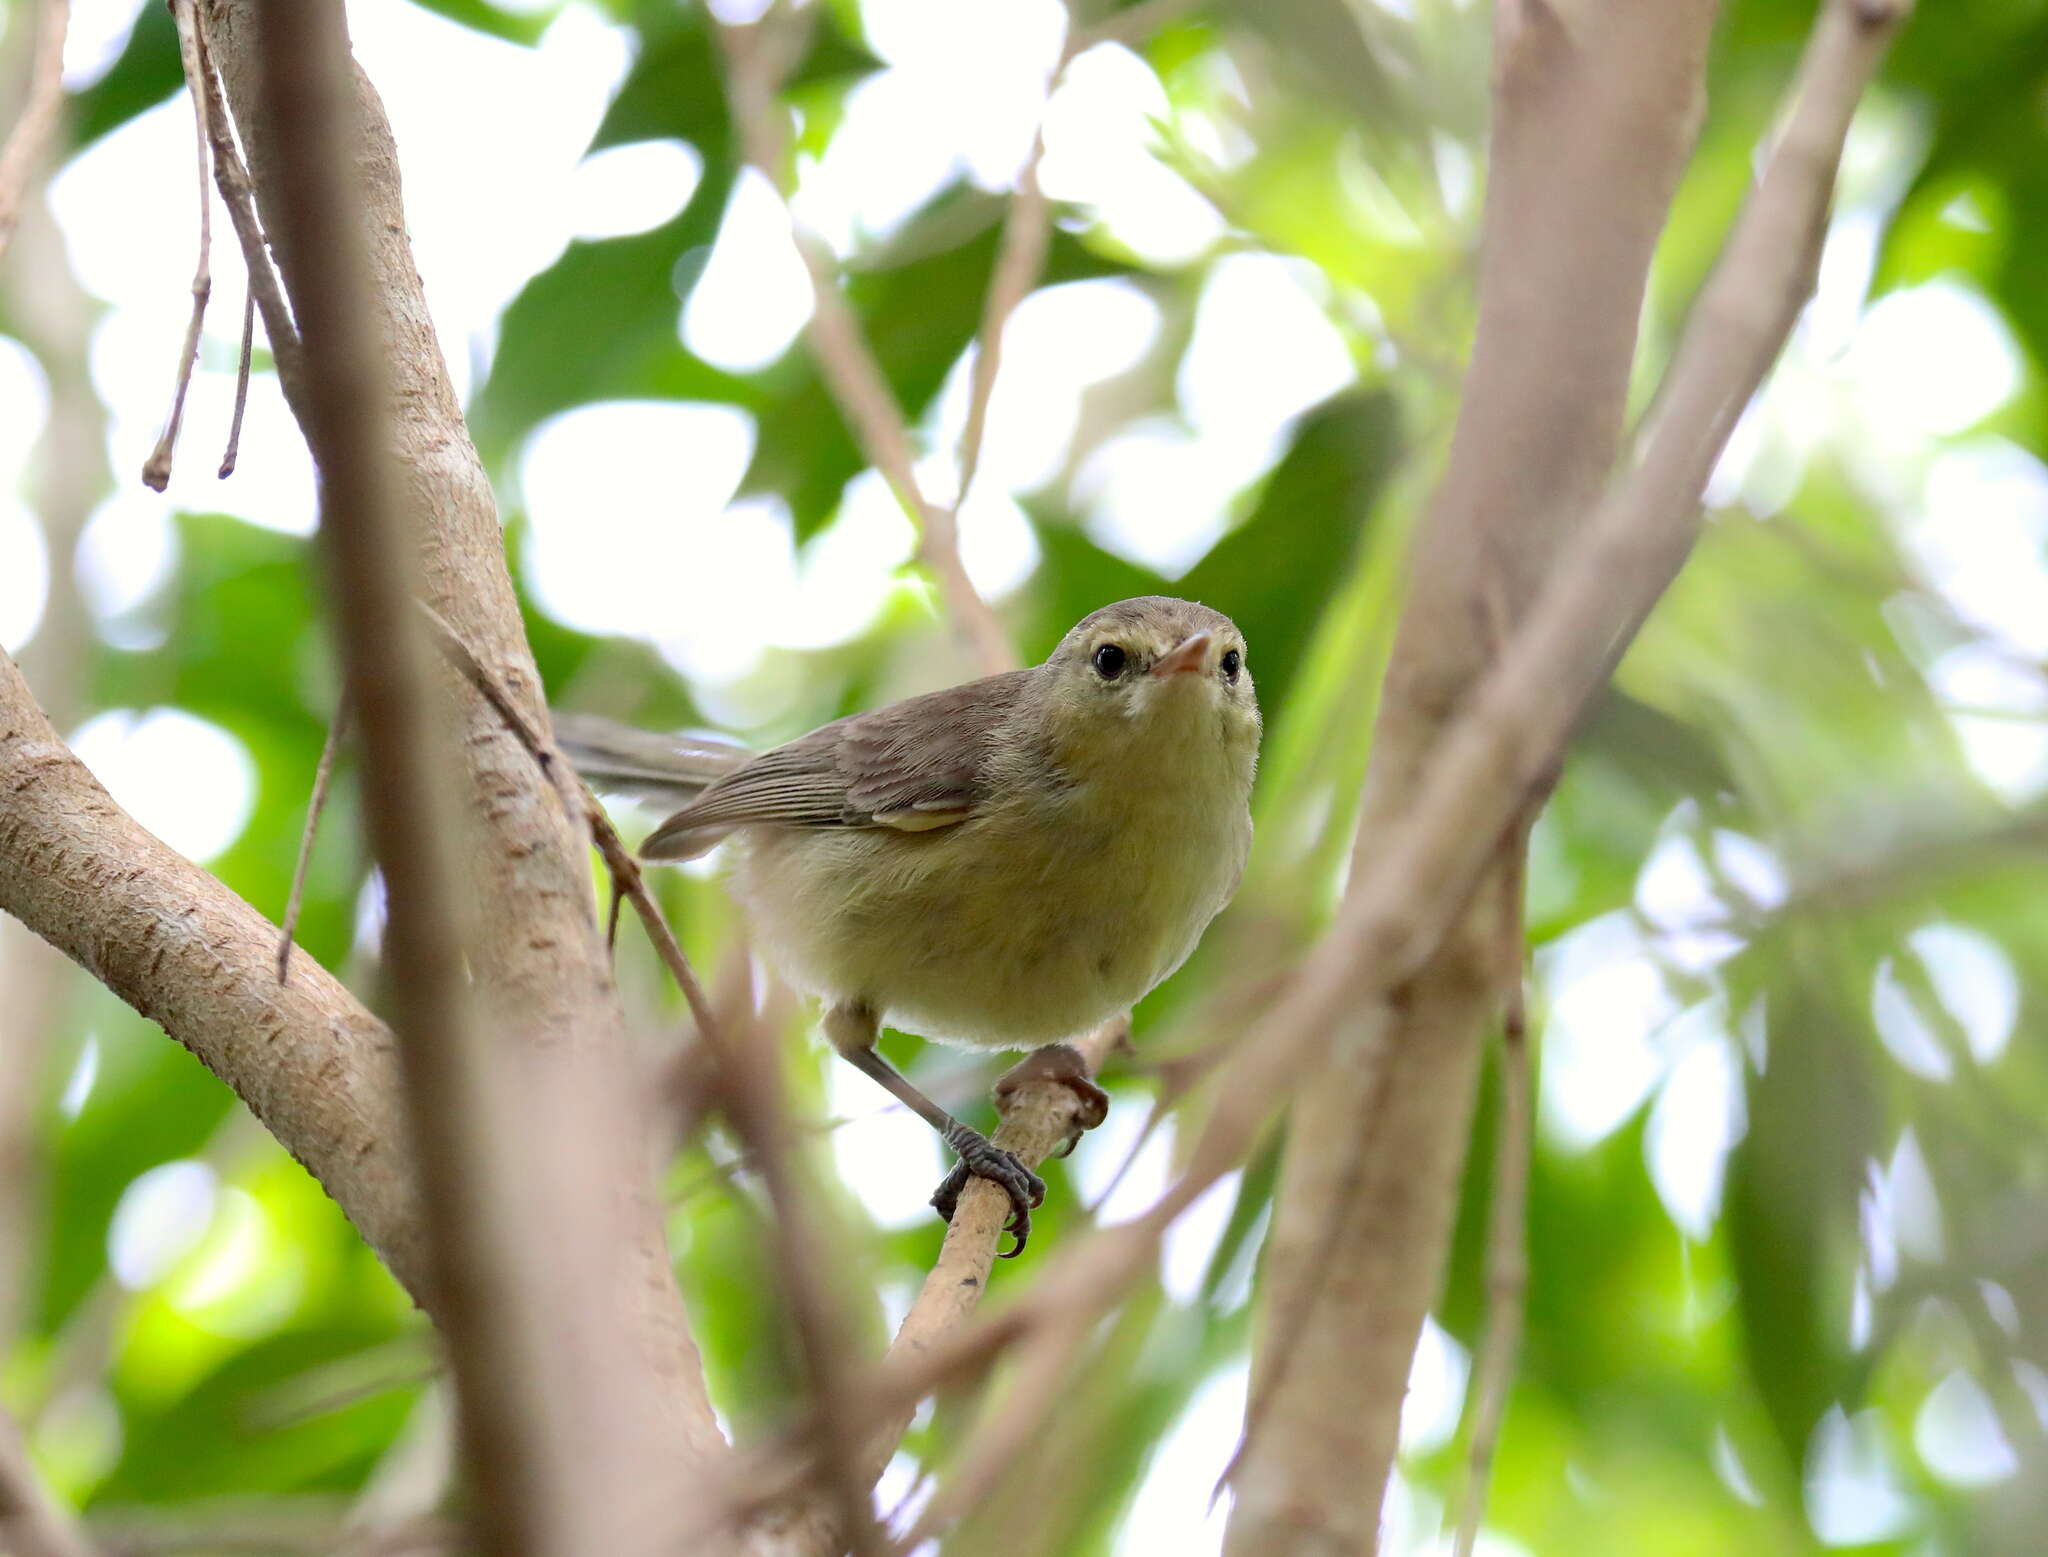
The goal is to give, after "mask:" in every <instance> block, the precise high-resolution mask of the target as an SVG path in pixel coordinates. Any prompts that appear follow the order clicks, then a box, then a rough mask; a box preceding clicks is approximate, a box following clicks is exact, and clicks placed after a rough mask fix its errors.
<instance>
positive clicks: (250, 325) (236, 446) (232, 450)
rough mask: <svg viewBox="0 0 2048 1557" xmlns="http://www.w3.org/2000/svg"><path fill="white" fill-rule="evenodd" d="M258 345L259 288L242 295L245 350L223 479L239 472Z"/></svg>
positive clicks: (237, 379) (239, 362) (223, 455)
mask: <svg viewBox="0 0 2048 1557" xmlns="http://www.w3.org/2000/svg"><path fill="white" fill-rule="evenodd" d="M255 346H256V289H255V287H253V286H251V287H249V288H248V289H247V290H246V291H244V292H243V294H242V352H241V355H240V357H238V358H237V359H236V362H235V414H234V417H233V419H232V420H230V421H229V423H228V443H227V447H226V448H225V449H223V450H222V451H221V456H220V473H219V474H220V479H221V480H222V481H225V480H227V479H228V477H230V476H232V475H233V474H234V473H235V461H236V460H237V459H238V458H239V457H240V455H241V449H242V414H243V413H244V412H245V411H247V410H248V409H249V359H250V357H251V356H253V355H254V352H255Z"/></svg>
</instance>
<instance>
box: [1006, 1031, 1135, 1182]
mask: <svg viewBox="0 0 2048 1557" xmlns="http://www.w3.org/2000/svg"><path fill="white" fill-rule="evenodd" d="M1033 1081H1053V1082H1058V1083H1059V1084H1060V1085H1061V1086H1063V1087H1066V1088H1068V1089H1070V1090H1071V1091H1072V1092H1073V1094H1074V1098H1075V1104H1076V1107H1075V1113H1074V1125H1073V1129H1072V1130H1071V1131H1069V1132H1068V1135H1067V1142H1066V1145H1064V1146H1062V1147H1061V1148H1060V1150H1059V1152H1058V1154H1057V1155H1059V1156H1061V1157H1066V1156H1070V1155H1071V1154H1072V1153H1073V1150H1074V1148H1075V1146H1077V1145H1078V1144H1079V1143H1080V1140H1081V1136H1082V1134H1083V1132H1085V1131H1088V1130H1092V1129H1094V1128H1095V1127H1096V1126H1097V1125H1099V1124H1101V1123H1102V1121H1103V1120H1105V1119H1107V1118H1108V1117H1109V1094H1108V1093H1107V1092H1105V1091H1103V1090H1102V1088H1100V1087H1098V1086H1097V1085H1096V1084H1095V1079H1094V1078H1093V1077H1092V1076H1090V1075H1089V1074H1088V1062H1087V1061H1086V1060H1084V1059H1082V1058H1081V1051H1080V1050H1079V1049H1076V1048H1075V1047H1074V1046H1073V1045H1072V1044H1067V1043H1049V1044H1047V1045H1046V1046H1045V1047H1044V1048H1042V1049H1033V1050H1032V1051H1031V1052H1030V1053H1029V1054H1027V1055H1025V1056H1024V1058H1023V1059H1021V1060H1019V1061H1018V1062H1017V1063H1016V1064H1015V1065H1012V1066H1011V1067H1010V1068H1009V1069H1008V1070H1006V1071H1004V1072H1003V1074H1002V1077H1001V1078H1000V1079H999V1080H998V1081H997V1082H996V1107H997V1108H998V1109H999V1110H1000V1109H1002V1108H1003V1107H1004V1106H1005V1104H1007V1102H1008V1101H1009V1097H1010V1094H1011V1093H1013V1092H1015V1091H1016V1090H1017V1089H1018V1088H1019V1087H1021V1086H1024V1085H1026V1084H1027V1083H1029V1082H1033Z"/></svg>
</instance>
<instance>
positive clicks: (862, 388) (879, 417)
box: [718, 8, 1017, 675]
mask: <svg viewBox="0 0 2048 1557" xmlns="http://www.w3.org/2000/svg"><path fill="white" fill-rule="evenodd" d="M810 25H811V16H810V13H809V12H807V11H806V12H794V13H791V12H786V11H783V10H781V9H780V8H775V9H771V10H770V11H769V13H768V15H767V16H765V17H763V18H762V19H761V20H760V21H758V22H753V23H747V24H743V25H737V26H727V25H724V24H720V26H719V29H718V36H719V40H720V42H721V43H722V44H723V46H724V49H725V55H726V63H727V84H726V92H727V96H728V97H729V98H730V100H731V104H732V116H733V119H734V122H735V123H736V124H737V125H738V126H739V131H740V144H741V146H742V148H743V149H744V153H745V156H746V160H747V163H748V165H749V166H751V167H753V168H755V169H756V170H758V171H759V172H760V173H761V174H762V176H763V177H765V178H766V179H767V180H768V182H769V183H770V184H771V185H772V186H774V187H775V188H776V189H777V190H781V189H782V188H783V186H784V179H783V172H782V164H783V158H784V154H785V150H786V147H785V142H786V141H787V139H788V135H787V112H786V110H785V109H784V108H783V107H782V104H781V102H780V99H779V93H780V92H781V90H782V83H783V81H784V80H785V79H786V77H787V76H788V74H789V72H790V70H791V69H793V68H794V67H795V65H796V63H797V59H798V57H799V55H800V53H801V51H802V49H803V46H804V43H805V42H806V40H807V38H808V35H809V28H810ZM790 220H791V236H792V237H793V239H794V240H795V243H796V248H797V253H798V254H799V255H800V256H802V258H803V262H804V269H805V271H806V272H807V273H808V274H809V276H810V280H811V293H812V299H813V307H812V311H811V318H810V322H809V323H808V324H807V325H806V326H805V327H804V335H805V339H806V340H807V341H808V342H809V343H810V348H811V355H812V356H813V357H814V358H815V359H816V360H817V364H818V371H819V373H820V374H822V375H823V377H824V380H825V386H826V388H827V389H829V390H830V391H831V394H832V398H833V399H834V400H835V401H837V402H838V404H839V411H840V414H841V415H842V416H844V417H845V418H846V425H847V426H848V428H849V429H851V431H852V433H853V436H854V441H855V442H857V443H858V444H859V445H860V448H861V452H862V453H863V454H864V455H865V456H866V457H867V461H868V463H869V464H870V465H873V466H874V467H875V469H877V470H879V471H880V472H881V473H882V475H883V477H884V479H886V480H887V481H888V483H889V485H890V487H891V488H892V489H893V490H894V491H895V493H896V500H897V501H898V502H900V503H901V504H902V505H903V507H904V511H905V512H907V513H908V514H909V515H910V517H911V518H912V519H913V520H914V521H915V522H916V524H917V527H918V534H919V535H920V537H921V541H920V543H919V552H920V555H921V556H922V557H923V559H924V562H925V565H926V566H927V567H929V568H930V569H931V570H932V576H933V577H934V578H935V579H936V580H937V581H938V586H939V593H940V595H941V596H942V597H943V598H944V600H945V602H946V607H947V611H948V614H949V615H950V616H951V618H952V621H953V627H954V630H955V631H956V632H958V633H959V634H960V636H961V638H962V640H963V641H964V642H965V643H966V645H967V647H968V649H969V650H970V652H971V653H972V654H973V657H974V661H975V663H976V664H977V665H978V666H979V667H980V669H981V673H982V674H983V675H994V674H995V673H996V672H998V671H1004V670H1009V669H1011V668H1013V667H1014V666H1015V665H1016V663H1017V658H1016V651H1015V650H1013V649H1012V648H1011V647H1010V642H1009V638H1008V635H1007V634H1005V633H1004V631H1003V627H1002V623H1001V622H1000V621H998V620H997V619H996V614H995V612H994V611H993V610H991V609H990V608H989V604H988V602H987V601H986V600H984V599H982V598H981V592H980V591H979V590H977V589H976V588H975V587H974V581H973V580H972V579H971V578H969V577H968V576H967V569H966V566H965V565H964V564H963V563H962V562H961V560H960V538H959V532H958V526H957V524H956V522H955V515H956V514H957V512H958V509H959V504H958V503H955V504H954V506H953V508H952V509H950V510H949V509H945V508H941V507H939V506H938V505H936V504H934V503H931V502H929V501H927V500H926V498H925V495H924V491H923V489H922V487H921V486H920V485H919V483H918V479H917V470H916V456H915V453H914V450H913V447H912V443H911V437H910V424H909V421H908V419H907V418H906V417H905V416H904V414H903V408H902V407H901V406H900V405H898V404H897V401H896V396H895V392H894V391H893V390H891V389H890V387H889V380H888V378H887V376H886V375H885V374H884V373H883V372H882V365H881V363H880V362H878V361H877V360H876V358H875V353H874V348H873V347H872V346H871V345H869V343H868V339H867V336H866V335H865V334H864V333H863V332H862V330H861V325H860V320H859V319H858V318H857V317H856V316H855V314H854V311H853V308H852V306H851V305H850V304H849V303H848V302H847V301H846V294H845V293H844V292H842V291H841V290H840V287H839V275H838V267H837V266H836V265H835V264H834V263H833V260H832V256H831V253H830V252H829V251H828V250H827V249H826V247H825V245H824V244H823V243H822V242H821V241H820V240H819V239H818V237H817V236H816V235H815V234H813V233H810V232H806V231H805V230H804V229H803V228H802V227H801V226H799V225H797V223H796V220H795V216H794V214H792V215H791V219H790ZM965 492H966V488H965V486H964V484H963V486H962V489H961V493H962V496H963V497H964V496H965Z"/></svg>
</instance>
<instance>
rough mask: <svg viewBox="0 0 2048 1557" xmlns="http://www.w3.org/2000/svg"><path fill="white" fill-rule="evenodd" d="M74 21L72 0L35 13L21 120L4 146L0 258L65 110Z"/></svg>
mask: <svg viewBox="0 0 2048 1557" xmlns="http://www.w3.org/2000/svg"><path fill="white" fill-rule="evenodd" d="M70 22H71V0H42V4H41V5H39V6H38V7H37V8H36V42H35V52H34V54H33V55H31V56H30V59H29V66H28V90H27V91H26V92H25V93H24V94H23V95H22V103H21V117H20V118H18V119H16V120H15V121H14V128H12V129H11V130H9V131H8V132H7V143H6V144H5V145H4V146H0V254H4V253H6V252H7V245H8V244H9V243H11V242H13V241H14V229H15V227H16V225H17V224H18V223H19V222H20V221H21V203H22V201H23V200H24V199H25V198H26V197H27V195H28V187H29V185H30V184H31V183H32V182H34V180H35V176H36V170H37V169H38V168H39V167H40V166H41V165H42V160H43V149H44V147H45V146H47V145H48V144H49V140H50V134H51V132H52V131H54V130H55V129H56V128H57V119H58V116H59V115H60V114H61V113H62V112H63V109H64V33H65V29H66V28H67V27H69V25H70Z"/></svg>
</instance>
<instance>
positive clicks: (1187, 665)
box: [1152, 633, 1209, 676]
mask: <svg viewBox="0 0 2048 1557" xmlns="http://www.w3.org/2000/svg"><path fill="white" fill-rule="evenodd" d="M1208 668H1209V635H1208V634H1207V633H1196V634H1195V635H1194V637H1192V638H1184V639H1182V640H1181V641H1180V642H1179V643H1177V644H1175V645H1174V646H1173V647H1172V648H1170V649H1168V650H1167V651H1166V652H1165V653H1164V654H1162V655H1160V656H1159V658H1158V659H1157V660H1155V661H1153V663H1152V674H1153V675H1155V676H1171V675H1174V674H1176V673H1178V672H1180V671H1184V670H1193V671H1202V670H1207V669H1208Z"/></svg>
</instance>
